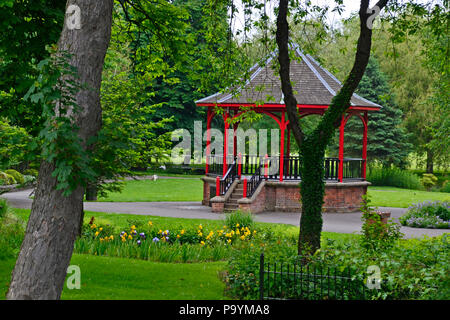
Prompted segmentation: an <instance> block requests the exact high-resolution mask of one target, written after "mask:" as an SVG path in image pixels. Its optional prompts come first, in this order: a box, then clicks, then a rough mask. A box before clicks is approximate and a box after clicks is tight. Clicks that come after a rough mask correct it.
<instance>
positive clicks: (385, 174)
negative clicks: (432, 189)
mask: <svg viewBox="0 0 450 320" xmlns="http://www.w3.org/2000/svg"><path fill="white" fill-rule="evenodd" d="M366 180H367V181H369V182H370V183H372V185H374V186H390V187H397V188H405V189H414V190H422V189H423V185H422V182H421V181H420V178H419V176H418V175H416V174H414V173H412V172H410V171H406V170H400V169H397V168H392V169H391V168H390V169H386V168H369V170H368V171H367V177H366Z"/></svg>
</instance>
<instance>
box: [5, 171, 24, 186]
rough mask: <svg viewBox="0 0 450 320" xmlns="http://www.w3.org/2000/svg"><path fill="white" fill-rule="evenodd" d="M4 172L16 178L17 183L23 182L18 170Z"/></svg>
mask: <svg viewBox="0 0 450 320" xmlns="http://www.w3.org/2000/svg"><path fill="white" fill-rule="evenodd" d="M5 172H6V174H9V175H10V176H13V177H14V180H16V183H18V184H23V183H24V179H23V175H22V174H21V173H20V172H18V171H16V170H13V169H9V170H6V171H5Z"/></svg>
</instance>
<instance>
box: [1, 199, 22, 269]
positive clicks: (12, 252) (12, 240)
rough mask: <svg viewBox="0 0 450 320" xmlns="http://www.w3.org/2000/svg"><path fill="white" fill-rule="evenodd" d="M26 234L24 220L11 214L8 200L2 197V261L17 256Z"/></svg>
mask: <svg viewBox="0 0 450 320" xmlns="http://www.w3.org/2000/svg"><path fill="white" fill-rule="evenodd" d="M24 235H25V228H24V224H23V222H22V221H21V220H19V219H18V218H17V217H16V216H14V215H13V214H11V212H10V210H9V207H8V204H7V203H6V200H4V199H0V261H1V260H6V259H11V258H14V257H16V256H17V254H18V253H19V250H20V246H21V244H22V241H23V238H24Z"/></svg>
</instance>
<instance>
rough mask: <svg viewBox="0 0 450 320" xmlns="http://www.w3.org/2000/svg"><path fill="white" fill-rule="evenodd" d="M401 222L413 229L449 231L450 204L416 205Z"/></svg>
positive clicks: (427, 202)
mask: <svg viewBox="0 0 450 320" xmlns="http://www.w3.org/2000/svg"><path fill="white" fill-rule="evenodd" d="M399 220H400V223H401V224H402V225H404V226H408V227H413V228H432V229H448V228H450V202H448V201H442V202H440V201H434V202H431V201H426V202H422V203H417V204H414V205H412V206H410V207H409V208H408V211H407V212H406V214H404V215H403V216H402V217H400V219H399Z"/></svg>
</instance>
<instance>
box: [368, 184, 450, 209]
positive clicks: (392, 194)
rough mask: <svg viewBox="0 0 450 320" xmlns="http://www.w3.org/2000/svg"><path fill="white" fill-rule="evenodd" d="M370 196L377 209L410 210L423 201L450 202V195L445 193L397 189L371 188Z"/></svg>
mask: <svg viewBox="0 0 450 320" xmlns="http://www.w3.org/2000/svg"><path fill="white" fill-rule="evenodd" d="M368 194H369V196H370V197H371V200H372V203H371V204H372V205H374V206H376V207H394V208H408V207H409V206H410V205H412V204H414V203H418V202H423V201H450V194H448V193H444V192H427V191H419V190H410V189H400V188H395V187H381V186H373V187H369V189H368Z"/></svg>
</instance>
